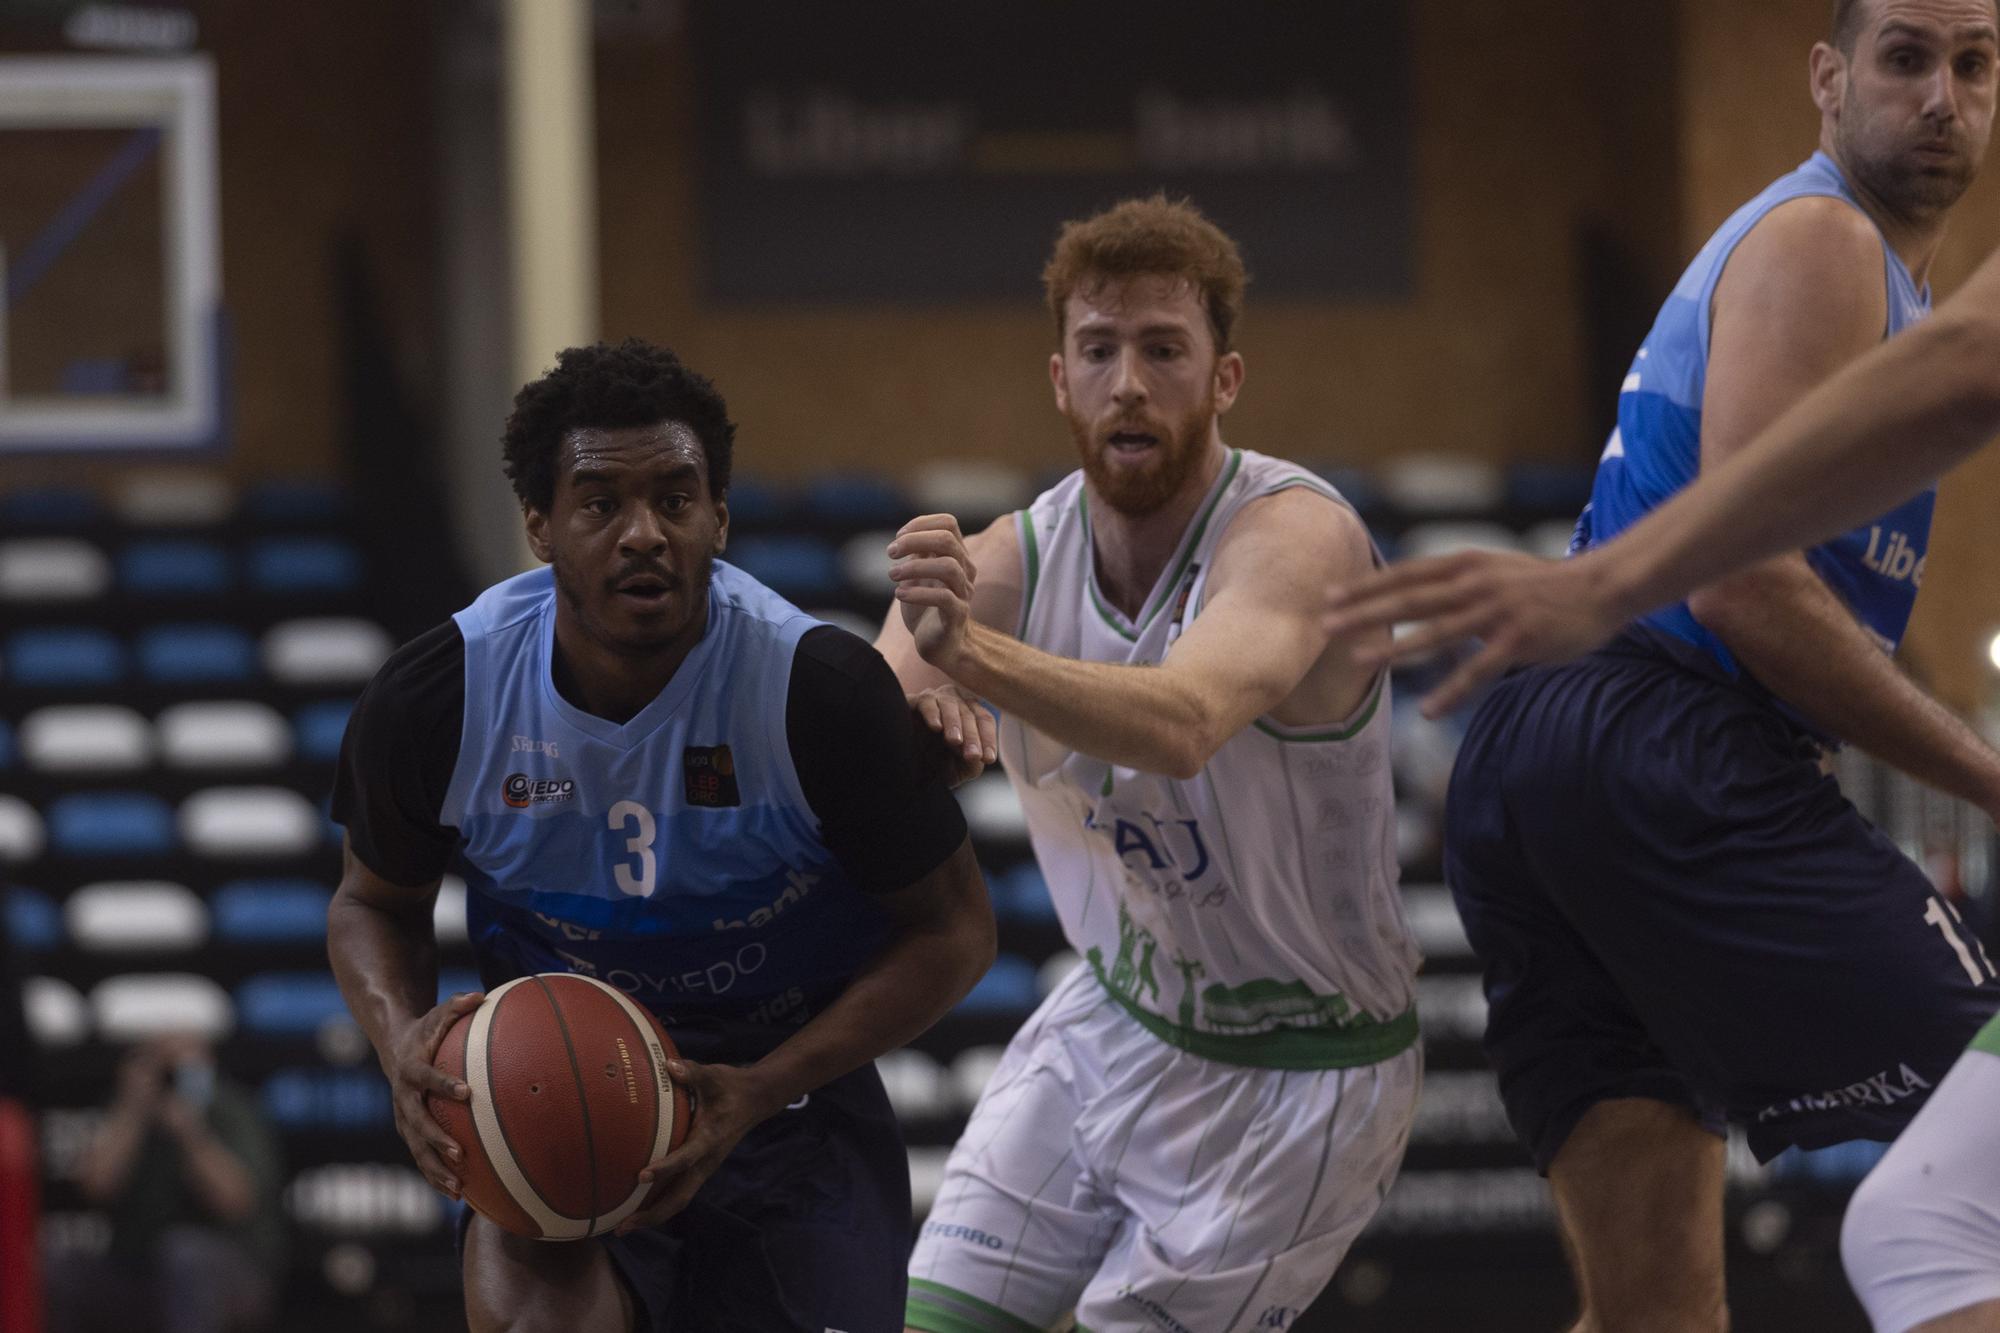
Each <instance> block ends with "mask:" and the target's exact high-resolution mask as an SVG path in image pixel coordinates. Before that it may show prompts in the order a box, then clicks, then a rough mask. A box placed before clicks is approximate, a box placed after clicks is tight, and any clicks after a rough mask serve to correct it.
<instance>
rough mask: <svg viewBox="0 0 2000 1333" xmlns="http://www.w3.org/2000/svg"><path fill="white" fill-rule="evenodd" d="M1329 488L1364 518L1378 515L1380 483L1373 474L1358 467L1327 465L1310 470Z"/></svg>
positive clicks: (1380, 501)
mask: <svg viewBox="0 0 2000 1333" xmlns="http://www.w3.org/2000/svg"><path fill="white" fill-rule="evenodd" d="M1312 470H1313V471H1314V472H1315V473H1317V474H1318V475H1319V477H1320V478H1321V479H1322V480H1323V481H1325V482H1326V483H1327V484H1328V485H1329V486H1331V487H1333V489H1335V490H1336V491H1339V492H1340V498H1341V499H1343V500H1345V501H1347V503H1349V504H1351V505H1353V506H1354V508H1355V511H1356V512H1357V513H1359V514H1361V515H1363V516H1364V517H1365V516H1367V515H1370V514H1375V513H1379V512H1380V511H1381V509H1382V483H1381V481H1380V480H1379V479H1378V478H1377V477H1376V476H1375V474H1374V473H1372V472H1369V471H1367V470H1365V469H1363V468H1358V467H1342V466H1340V465H1338V464H1329V465H1326V466H1323V467H1316V468H1314V469H1312Z"/></svg>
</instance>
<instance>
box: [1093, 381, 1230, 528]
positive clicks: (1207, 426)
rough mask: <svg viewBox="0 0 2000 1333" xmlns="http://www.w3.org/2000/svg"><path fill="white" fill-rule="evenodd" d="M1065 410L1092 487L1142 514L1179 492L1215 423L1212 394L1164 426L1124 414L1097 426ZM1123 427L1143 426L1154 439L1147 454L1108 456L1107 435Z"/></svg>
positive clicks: (1121, 508) (1107, 500)
mask: <svg viewBox="0 0 2000 1333" xmlns="http://www.w3.org/2000/svg"><path fill="white" fill-rule="evenodd" d="M1066 415H1067V416H1068V420H1069V431H1070V435H1071V436H1072V437H1073V438H1074V439H1075V440H1076V448H1077V452H1078V453H1079V454H1080V455H1082V458H1083V475H1084V477H1085V479H1087V480H1088V481H1089V482H1090V486H1091V489H1092V490H1094V491H1095V492H1096V493H1097V494H1098V496H1099V497H1101V498H1102V499H1103V501H1104V503H1106V504H1107V505H1110V506H1111V507H1112V508H1113V509H1115V510H1117V511H1118V512H1119V513H1121V514H1125V515H1128V516H1130V517H1133V518H1141V517H1144V516H1145V515H1147V514H1150V513H1152V512H1153V511H1154V510H1156V509H1158V508H1160V506H1162V505H1164V504H1166V503H1167V501H1169V500H1171V499H1173V498H1174V496H1175V495H1177V494H1179V492H1180V489H1181V487H1182V486H1183V485H1184V484H1185V483H1186V482H1187V479H1188V477H1189V475H1190V474H1192V473H1193V472H1194V470H1195V468H1196V467H1197V466H1198V465H1199V464H1200V462H1201V454H1202V448H1203V446H1205V445H1206V444H1207V443H1208V437H1209V435H1210V433H1211V432H1212V431H1213V429H1214V427H1215V395H1214V394H1213V393H1210V394H1209V395H1208V397H1207V398H1206V399H1205V400H1203V402H1202V403H1201V404H1200V405H1199V406H1197V407H1195V408H1193V409H1192V410H1190V411H1189V412H1188V413H1187V414H1186V415H1185V416H1183V417H1182V418H1181V419H1180V420H1179V421H1177V422H1174V423H1173V424H1171V425H1168V426H1164V427H1163V426H1162V425H1161V423H1159V422H1158V421H1155V420H1152V419H1146V420H1143V421H1134V420H1133V419H1132V418H1130V417H1128V416H1126V415H1124V414H1123V413H1113V414H1110V415H1108V416H1107V418H1106V419H1104V420H1103V421H1102V422H1101V423H1100V424H1098V425H1092V424H1091V423H1089V422H1086V421H1082V420H1080V419H1079V418H1078V417H1077V416H1076V415H1075V414H1073V413H1071V414H1066ZM1127 428H1129V429H1132V430H1136V431H1144V432H1145V433H1146V434H1148V435H1152V436H1154V437H1156V439H1157V441H1158V443H1156V444H1154V445H1153V446H1152V448H1151V450H1150V451H1149V452H1150V455H1151V456H1150V457H1148V458H1146V459H1145V460H1144V461H1143V462H1140V463H1138V464H1136V465H1132V464H1125V463H1120V462H1114V461H1113V459H1112V457H1111V454H1112V445H1111V442H1110V439H1109V437H1110V436H1111V434H1112V433H1114V432H1116V431H1118V430H1121V429H1127Z"/></svg>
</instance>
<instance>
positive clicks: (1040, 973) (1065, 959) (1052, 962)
mask: <svg viewBox="0 0 2000 1333" xmlns="http://www.w3.org/2000/svg"><path fill="white" fill-rule="evenodd" d="M1081 966H1083V959H1082V958H1081V957H1079V956H1078V954H1077V952H1076V950H1074V949H1058V950H1056V951H1055V953H1054V954H1052V955H1050V956H1049V957H1048V958H1045V959H1043V960H1042V965H1041V966H1040V967H1038V968H1036V969H1035V989H1036V990H1037V991H1039V992H1041V994H1042V996H1043V998H1047V996H1048V994H1049V992H1051V991H1053V990H1054V989H1055V988H1056V987H1058V986H1060V985H1062V984H1063V983H1064V982H1065V981H1068V980H1069V976H1070V973H1072V972H1074V971H1076V970H1077V968H1079V967H1081Z"/></svg>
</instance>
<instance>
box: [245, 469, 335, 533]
mask: <svg viewBox="0 0 2000 1333" xmlns="http://www.w3.org/2000/svg"><path fill="white" fill-rule="evenodd" d="M243 512H244V513H245V514H247V515H248V516H249V517H250V518H252V519H254V520H255V521H257V522H259V523H297V522H307V521H314V522H325V521H330V520H333V519H338V518H342V517H345V516H346V514H347V492H346V491H344V490H342V489H341V488H340V487H339V486H336V485H334V484H333V483H331V482H323V481H312V480H310V479H295V480H291V481H267V482H262V483H260V484H258V485H256V486H253V487H251V488H250V492H249V494H248V495H247V496H245V497H244V501H243Z"/></svg>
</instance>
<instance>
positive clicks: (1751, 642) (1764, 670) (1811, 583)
mask: <svg viewBox="0 0 2000 1333" xmlns="http://www.w3.org/2000/svg"><path fill="white" fill-rule="evenodd" d="M1774 565H1775V567H1776V570H1777V571H1778V572H1775V573H1766V572H1765V571H1767V570H1770V569H1772V568H1773V567H1772V566H1763V567H1759V570H1758V571H1753V573H1752V575H1751V576H1750V577H1751V578H1753V579H1756V578H1759V577H1760V576H1761V580H1762V584H1763V586H1762V587H1761V588H1760V587H1758V585H1757V584H1755V583H1753V584H1751V585H1750V587H1749V588H1746V589H1745V595H1743V596H1742V597H1741V598H1740V599H1738V600H1737V601H1736V602H1735V604H1734V605H1733V607H1732V609H1731V610H1730V611H1728V612H1721V611H1718V610H1717V609H1716V608H1715V607H1714V606H1713V605H1710V604H1705V603H1704V602H1703V601H1702V600H1701V599H1700V597H1699V595H1698V596H1697V599H1696V600H1695V602H1694V605H1695V607H1696V611H1697V614H1698V615H1701V616H1702V618H1703V621H1704V623H1705V624H1708V626H1709V628H1710V629H1712V630H1714V631H1715V633H1716V634H1717V635H1718V636H1719V637H1720V638H1721V639H1722V641H1723V642H1724V643H1725V644H1727V645H1728V647H1729V650H1730V652H1731V653H1733V654H1735V656H1736V658H1737V660H1738V661H1740V662H1741V663H1742V664H1743V665H1744V666H1745V667H1746V668H1747V669H1748V670H1749V671H1750V673H1751V674H1752V675H1754V676H1755V677H1756V678H1757V679H1758V680H1759V681H1760V682H1761V683H1762V684H1763V685H1764V686H1765V688H1767V689H1769V690H1770V691H1771V692H1772V693H1774V694H1776V695H1777V696H1778V697H1779V698H1781V699H1783V700H1784V701H1785V702H1786V703H1788V704H1790V705H1791V706H1792V707H1794V708H1796V709H1797V710H1798V711H1799V713H1800V714H1801V715H1802V716H1804V717H1805V718H1806V719H1807V720H1809V721H1811V722H1812V723H1813V724H1815V725H1816V726H1818V727H1820V728H1821V729H1822V730H1824V731H1826V732H1828V733H1830V734H1832V735H1835V736H1838V737H1840V738H1841V739H1842V740H1845V741H1847V742H1848V743H1850V744H1852V745H1855V746H1858V747H1859V748H1861V749H1862V750H1864V751H1866V752H1867V753H1869V754H1871V755H1874V756H1875V757H1876V758H1877V759H1880V760H1882V761H1883V762H1884V763H1886V764H1889V765H1890V766H1892V767H1894V768H1897V769H1900V770H1902V771H1903V772H1905V773H1908V774H1909V775H1910V776H1911V777H1913V778H1916V779H1917V780H1918V781H1920V782H1923V783H1925V784H1927V785H1929V786H1931V787H1935V788H1936V789H1938V790H1939V791H1944V792H1948V793H1950V794H1951V795H1954V796H1959V797H1962V798H1964V799H1965V800H1968V801H1972V802H1973V803H1975V804H1977V805H1978V806H1979V807H1980V808H1981V809H1984V810H1992V809H1994V808H1995V807H1996V805H2000V755H1996V754H1995V753H1994V752H1993V750H1992V749H1991V748H1990V747H1988V746H1987V745H1986V744H1985V743H1984V742H1983V741H1981V740H1980V739H1979V738H1978V736H1977V735H1975V734H1974V733H1973V731H1972V729H1971V728H1970V727H1968V726H1966V725H1965V723H1964V722H1963V721H1962V720H1960V719H1959V718H1958V717H1957V716H1956V715H1954V714H1953V713H1952V712H1951V711H1950V710H1949V709H1947V708H1946V707H1944V705H1942V704H1940V703H1939V702H1938V701H1937V700H1935V699H1933V698H1931V697H1930V696H1929V695H1928V694H1925V693H1924V692H1923V690H1921V689H1919V688H1918V687H1917V685H1916V684H1915V682H1913V681H1911V680H1910V678H1909V677H1908V676H1906V675H1904V674H1903V673H1902V671H1900V670H1899V669H1898V668H1897V666H1896V664H1895V663H1894V662H1893V661H1891V660H1890V658H1889V656H1888V655H1887V654H1886V653H1884V652H1883V651H1882V650H1881V649H1880V648H1879V647H1878V646H1876V644H1875V642H1874V641H1873V640H1872V639H1870V638H1869V637H1868V634H1867V632H1866V631H1865V630H1863V629H1862V628H1861V627H1860V626H1859V625H1858V624H1857V623H1856V622H1855V621H1854V619H1853V617H1852V616H1851V615H1850V614H1849V613H1848V611H1847V609H1846V608H1845V607H1844V606H1842V605H1841V604H1840V602H1839V600H1838V599H1837V598H1836V597H1835V596H1834V595H1833V594H1832V592H1830V591H1828V589H1827V588H1826V585H1824V584H1823V583H1821V582H1820V581H1819V580H1818V578H1817V577H1816V576H1814V575H1813V574H1812V572H1811V571H1810V569H1808V568H1807V567H1806V565H1805V562H1804V560H1803V558H1799V557H1794V558H1793V559H1792V560H1788V561H1785V562H1774ZM1799 580H1804V581H1805V582H1804V583H1803V584H1802V583H1800V582H1799Z"/></svg>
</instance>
